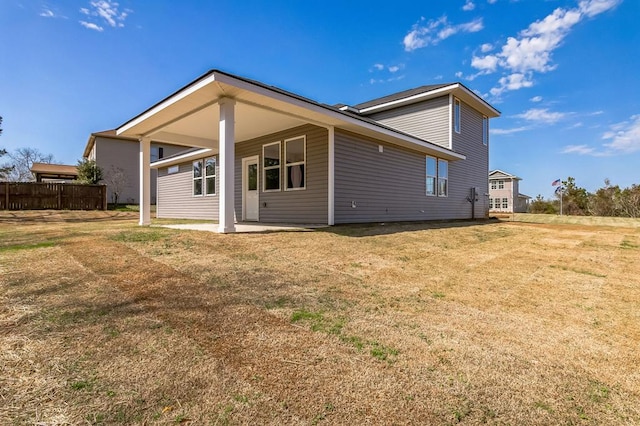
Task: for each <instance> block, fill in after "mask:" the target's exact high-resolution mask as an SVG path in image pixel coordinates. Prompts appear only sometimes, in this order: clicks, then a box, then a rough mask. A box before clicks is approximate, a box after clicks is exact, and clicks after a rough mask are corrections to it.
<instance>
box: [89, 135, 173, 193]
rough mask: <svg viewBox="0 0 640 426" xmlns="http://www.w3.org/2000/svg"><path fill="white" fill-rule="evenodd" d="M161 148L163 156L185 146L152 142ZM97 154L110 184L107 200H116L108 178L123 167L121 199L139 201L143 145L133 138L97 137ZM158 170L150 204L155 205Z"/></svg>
mask: <svg viewBox="0 0 640 426" xmlns="http://www.w3.org/2000/svg"><path fill="white" fill-rule="evenodd" d="M152 146H159V147H162V148H163V150H164V156H169V155H172V154H176V153H178V152H180V151H182V150H184V147H179V146H174V145H164V144H152ZM91 156H94V157H95V160H96V164H97V165H98V166H99V167H100V168H101V169H102V174H103V176H104V180H103V182H102V183H106V184H107V202H108V203H111V202H113V191H112V189H111V186H110V185H109V183H108V177H109V174H110V173H113V171H114V170H116V169H118V168H120V169H122V171H123V174H124V176H125V178H124V185H123V188H122V190H121V192H120V195H119V199H118V202H119V203H128V204H138V203H139V200H140V172H139V158H140V144H139V143H138V142H137V141H134V140H127V139H114V138H105V137H100V136H98V137H96V139H95V143H94V146H93V148H92V150H91V153H90V157H91ZM156 180H157V172H156V171H155V170H153V169H152V170H151V204H156V188H157V184H156Z"/></svg>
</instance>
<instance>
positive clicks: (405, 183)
mask: <svg viewBox="0 0 640 426" xmlns="http://www.w3.org/2000/svg"><path fill="white" fill-rule="evenodd" d="M480 134H481V133H480ZM379 145H382V146H383V152H379V148H378V146H379ZM472 161H474V160H473V158H472V157H469V158H468V159H467V160H459V161H455V162H451V161H450V162H449V194H448V196H447V197H435V196H427V195H426V194H425V193H426V173H425V167H426V156H425V154H423V153H420V152H417V151H412V150H408V149H405V148H401V147H397V146H394V145H389V144H385V143H380V142H378V141H375V140H372V139H368V138H365V137H362V136H359V135H355V134H352V133H347V132H343V131H336V135H335V222H336V223H356V222H387V221H411V220H438V219H468V218H471V203H469V201H467V196H468V195H469V190H470V187H471V186H478V185H479V183H478V182H473V183H471V182H469V181H468V177H467V173H466V172H465V167H469V166H470V164H468V163H470V162H472ZM472 167H475V166H472ZM486 178H487V172H485V175H484V179H485V181H486ZM354 205H355V208H354V207H353V206H354ZM476 217H483V214H480V215H476Z"/></svg>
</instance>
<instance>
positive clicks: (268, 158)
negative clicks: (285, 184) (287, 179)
mask: <svg viewBox="0 0 640 426" xmlns="http://www.w3.org/2000/svg"><path fill="white" fill-rule="evenodd" d="M262 161H263V162H262V171H263V173H264V178H263V179H262V181H263V182H264V191H280V142H276V143H271V144H269V145H263V146H262Z"/></svg>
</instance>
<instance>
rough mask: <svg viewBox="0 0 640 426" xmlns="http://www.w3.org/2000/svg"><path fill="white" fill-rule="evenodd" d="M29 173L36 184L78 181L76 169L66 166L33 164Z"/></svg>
mask: <svg viewBox="0 0 640 426" xmlns="http://www.w3.org/2000/svg"><path fill="white" fill-rule="evenodd" d="M31 173H33V176H34V177H35V179H36V182H73V181H75V180H76V179H78V169H77V167H76V166H69V165H66V164H50V163H33V164H32V165H31Z"/></svg>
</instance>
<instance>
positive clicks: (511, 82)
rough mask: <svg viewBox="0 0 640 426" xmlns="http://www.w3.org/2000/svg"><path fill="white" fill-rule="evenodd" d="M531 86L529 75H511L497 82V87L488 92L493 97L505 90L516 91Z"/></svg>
mask: <svg viewBox="0 0 640 426" xmlns="http://www.w3.org/2000/svg"><path fill="white" fill-rule="evenodd" d="M531 86H533V81H532V80H531V73H529V75H524V74H521V73H513V74H511V75H508V76H506V77H502V78H500V80H498V86H497V87H494V88H492V89H491V90H490V92H491V94H492V95H493V96H500V95H501V94H502V93H503V92H504V91H505V90H518V89H522V88H523V87H531Z"/></svg>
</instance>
